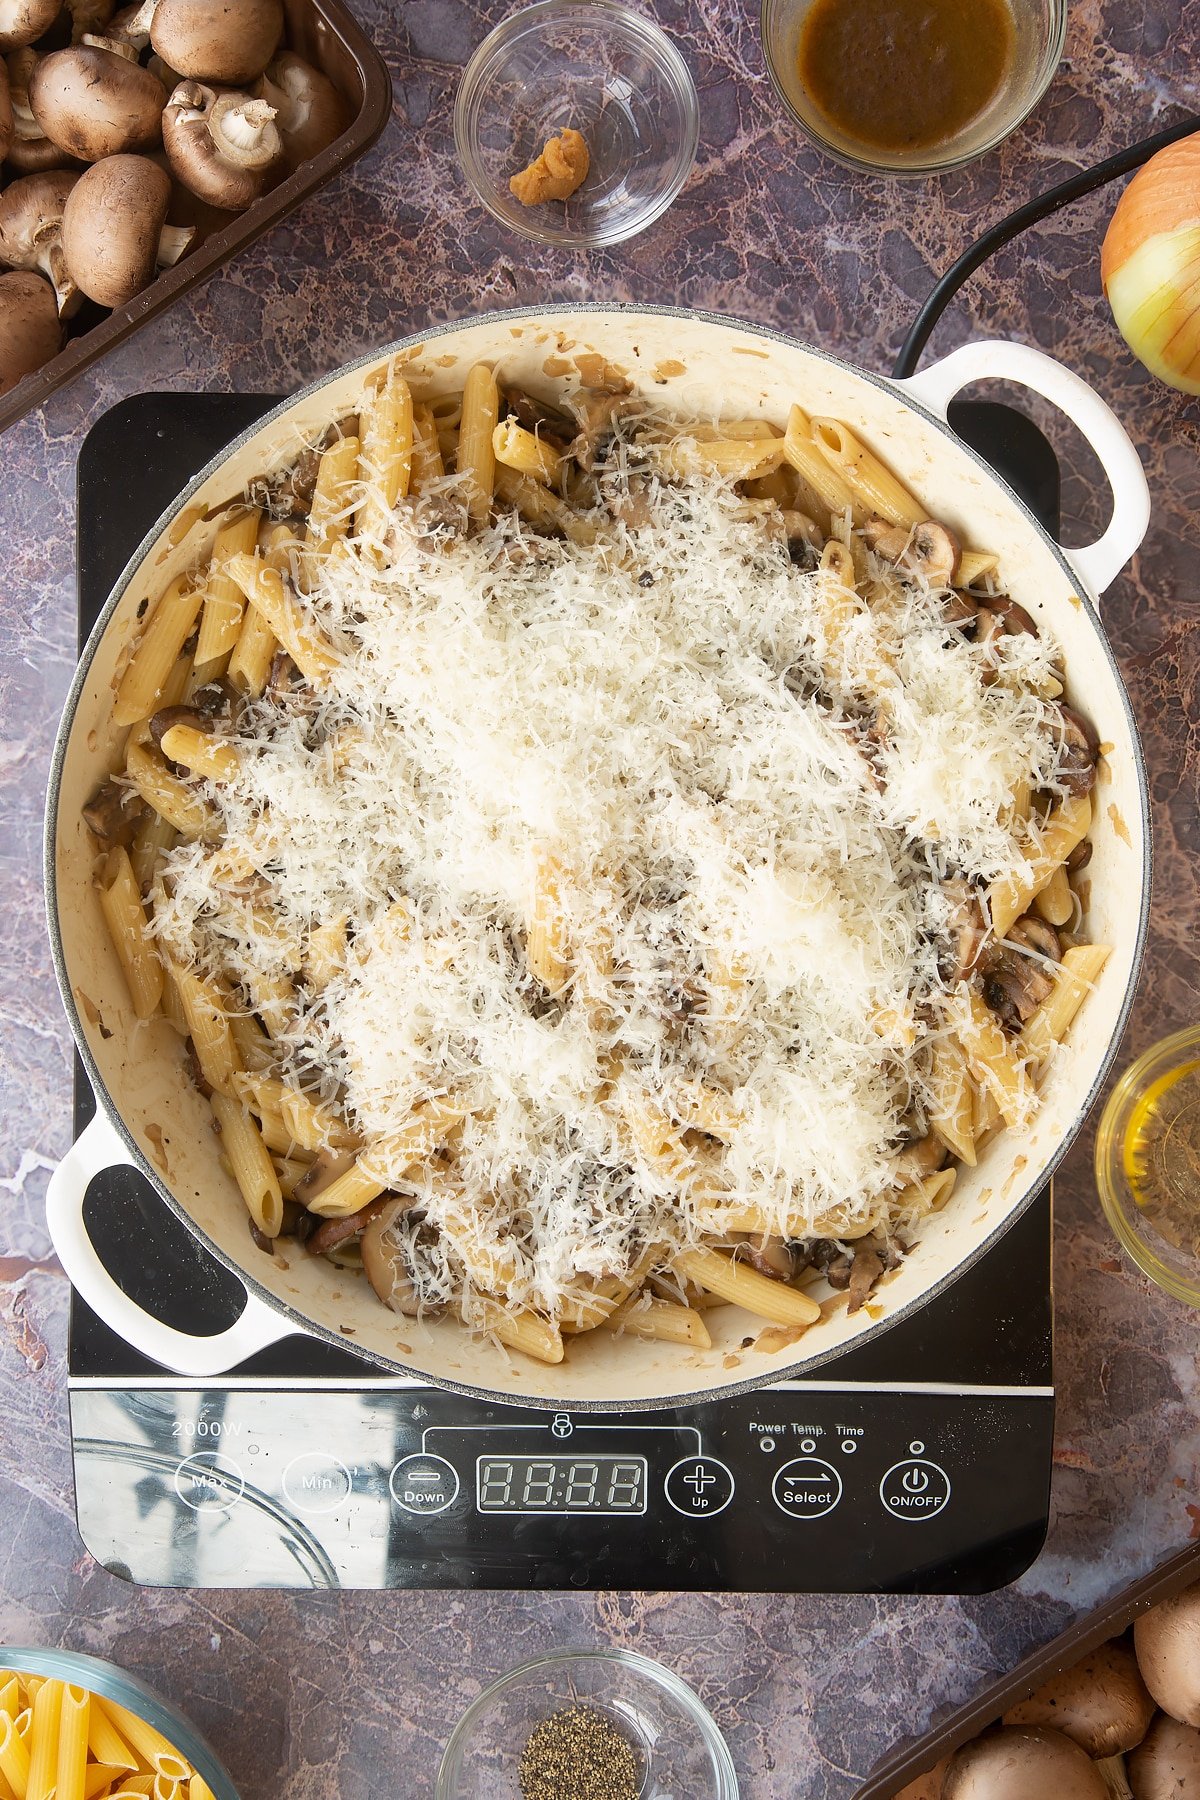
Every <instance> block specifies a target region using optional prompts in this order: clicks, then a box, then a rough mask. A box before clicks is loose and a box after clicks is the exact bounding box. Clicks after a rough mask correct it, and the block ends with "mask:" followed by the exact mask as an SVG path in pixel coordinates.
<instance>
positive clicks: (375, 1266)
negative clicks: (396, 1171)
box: [362, 1200, 421, 1319]
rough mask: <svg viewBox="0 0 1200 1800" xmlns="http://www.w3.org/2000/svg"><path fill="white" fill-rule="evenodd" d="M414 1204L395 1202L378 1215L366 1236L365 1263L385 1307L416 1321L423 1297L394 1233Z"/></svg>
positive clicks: (369, 1276)
mask: <svg viewBox="0 0 1200 1800" xmlns="http://www.w3.org/2000/svg"><path fill="white" fill-rule="evenodd" d="M411 1204H412V1202H411V1201H409V1200H391V1201H389V1202H388V1204H387V1205H386V1206H385V1207H384V1208H383V1209H382V1211H381V1212H379V1213H377V1214H376V1215H375V1217H374V1218H373V1219H372V1220H371V1222H370V1224H369V1225H368V1226H367V1229H366V1230H365V1231H364V1232H363V1237H362V1260H363V1268H364V1270H365V1271H366V1276H367V1280H368V1281H369V1282H370V1284H371V1286H372V1287H373V1288H374V1289H375V1292H376V1293H377V1294H378V1295H379V1298H380V1299H381V1300H382V1301H383V1303H384V1305H385V1306H390V1307H391V1309H392V1311H393V1312H398V1313H405V1314H406V1315H407V1316H408V1317H409V1318H414V1319H415V1318H416V1317H417V1315H418V1313H420V1311H421V1300H420V1296H419V1294H418V1293H417V1289H416V1284H415V1282H414V1281H413V1277H412V1270H411V1269H410V1267H409V1265H408V1260H407V1258H406V1256H405V1254H404V1246H403V1245H402V1244H401V1243H400V1241H399V1239H398V1238H396V1237H395V1236H394V1235H393V1234H392V1231H391V1227H392V1226H393V1225H394V1224H395V1222H396V1220H397V1219H398V1218H399V1217H400V1215H401V1214H402V1213H403V1212H405V1211H407V1210H408V1208H409V1207H410V1206H411Z"/></svg>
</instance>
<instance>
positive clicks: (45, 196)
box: [0, 169, 82, 318]
mask: <svg viewBox="0 0 1200 1800" xmlns="http://www.w3.org/2000/svg"><path fill="white" fill-rule="evenodd" d="M78 180H79V177H78V175H76V174H74V173H73V172H72V171H71V170H69V169H52V170H50V171H49V172H48V173H47V174H45V175H24V176H22V177H21V179H20V180H19V181H13V182H10V183H9V185H8V187H6V188H5V190H4V192H3V193H2V194H0V263H4V264H6V265H7V267H8V268H10V269H32V270H33V271H34V272H35V273H37V274H40V275H44V276H45V277H46V279H47V281H48V282H49V283H50V285H51V287H52V288H53V289H54V293H55V297H56V299H57V300H58V310H59V313H60V314H61V316H62V317H63V318H69V317H70V316H71V314H72V313H73V312H76V311H77V310H78V308H79V303H80V300H81V298H82V296H81V294H80V292H79V290H78V288H77V287H76V285H75V283H74V282H73V281H72V280H71V277H70V276H69V275H68V274H67V271H66V267H65V265H64V263H63V253H62V218H63V209H64V208H65V206H66V204H67V196H68V194H69V193H70V192H71V189H72V188H73V187H74V186H75V183H76V182H77V181H78Z"/></svg>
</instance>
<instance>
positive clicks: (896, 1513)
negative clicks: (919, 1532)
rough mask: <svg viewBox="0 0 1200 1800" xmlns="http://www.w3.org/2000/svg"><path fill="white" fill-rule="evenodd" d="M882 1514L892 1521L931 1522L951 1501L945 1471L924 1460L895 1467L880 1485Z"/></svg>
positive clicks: (918, 1458)
mask: <svg viewBox="0 0 1200 1800" xmlns="http://www.w3.org/2000/svg"><path fill="white" fill-rule="evenodd" d="M879 1498H880V1500H881V1502H882V1504H883V1510H884V1512H886V1513H890V1514H891V1516H892V1518H893V1519H909V1520H913V1519H932V1518H934V1517H935V1515H936V1514H937V1513H940V1512H941V1510H942V1508H943V1507H944V1506H945V1504H946V1502H947V1501H948V1500H949V1498H950V1477H949V1476H948V1475H947V1473H946V1471H945V1469H943V1468H941V1467H940V1466H939V1464H937V1463H935V1462H929V1461H928V1460H927V1459H926V1458H925V1457H922V1456H911V1457H908V1458H907V1459H906V1460H905V1461H904V1462H898V1463H893V1464H892V1466H891V1468H890V1469H889V1470H888V1472H887V1474H886V1475H885V1476H884V1478H883V1480H882V1481H881V1482H880V1484H879Z"/></svg>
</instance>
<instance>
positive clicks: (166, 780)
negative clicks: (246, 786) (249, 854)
mask: <svg viewBox="0 0 1200 1800" xmlns="http://www.w3.org/2000/svg"><path fill="white" fill-rule="evenodd" d="M125 773H126V775H127V776H128V777H129V779H130V781H131V782H132V783H133V785H134V787H135V788H136V789H137V791H138V793H139V794H140V795H141V797H142V799H143V800H144V801H145V802H146V804H147V806H152V807H153V808H154V810H155V812H156V813H158V814H159V815H160V817H161V818H163V819H165V820H166V822H167V824H168V825H170V826H172V827H173V829H174V830H176V831H177V832H178V833H179V835H180V837H185V838H207V837H210V836H211V835H212V833H213V832H214V830H215V828H216V823H217V818H216V813H215V812H214V811H213V808H212V807H211V806H210V805H209V804H208V802H207V801H206V800H204V799H202V798H201V796H200V795H199V794H197V793H196V792H195V790H194V789H193V788H190V787H189V786H188V784H187V782H186V781H181V780H180V778H179V776H178V775H176V774H175V773H174V772H173V771H172V770H171V769H168V767H167V765H166V763H165V762H164V761H163V759H162V757H161V756H160V755H159V754H158V753H157V751H154V750H148V749H147V748H146V746H145V745H144V744H139V743H130V745H129V747H128V749H127V750H126V752H125Z"/></svg>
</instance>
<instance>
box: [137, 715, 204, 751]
mask: <svg viewBox="0 0 1200 1800" xmlns="http://www.w3.org/2000/svg"><path fill="white" fill-rule="evenodd" d="M176 725H190V726H191V728H192V730H193V731H211V730H212V720H211V719H206V718H204V717H202V715H201V714H200V713H199V712H197V711H196V709H195V708H194V707H191V706H160V707H159V709H158V711H157V712H156V713H154V714H153V715H152V717H151V719H150V736H151V737H152V738H153V739H154V742H155V743H156V744H157V745H158V747H159V749H160V750H161V749H162V741H163V738H164V737H165V736H166V734H167V732H168V731H173V730H174V729H175V727H176Z"/></svg>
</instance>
